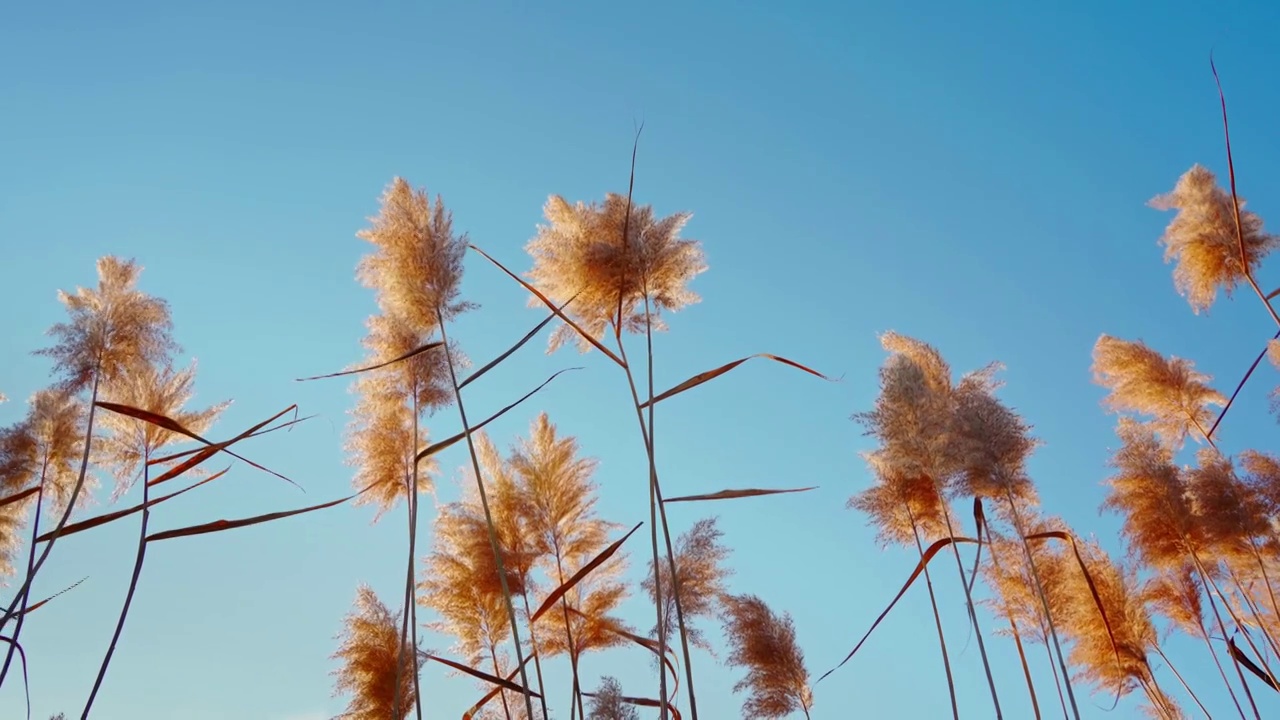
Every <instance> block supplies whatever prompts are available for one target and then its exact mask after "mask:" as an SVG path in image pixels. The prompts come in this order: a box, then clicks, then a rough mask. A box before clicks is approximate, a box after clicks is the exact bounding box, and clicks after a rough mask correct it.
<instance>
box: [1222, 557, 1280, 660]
mask: <svg viewBox="0 0 1280 720" xmlns="http://www.w3.org/2000/svg"><path fill="white" fill-rule="evenodd" d="M1223 564H1224V565H1225V566H1226V568H1227V573H1228V574H1229V575H1230V576H1231V582H1232V583H1233V584H1234V585H1235V586H1236V592H1237V593H1239V594H1240V599H1242V600H1244V604H1245V607H1247V608H1248V609H1249V614H1250V615H1252V616H1253V619H1254V622H1256V623H1257V624H1258V630H1260V631H1261V632H1262V636H1263V637H1265V638H1266V639H1267V643H1268V644H1269V645H1270V646H1271V649H1272V650H1274V651H1276V653H1277V654H1280V647H1277V646H1276V641H1275V638H1273V637H1272V636H1271V633H1270V632H1269V631H1268V630H1267V625H1266V623H1265V622H1263V620H1262V614H1261V613H1260V612H1259V611H1258V605H1257V603H1256V602H1254V600H1253V596H1252V595H1251V594H1249V593H1248V592H1246V591H1245V589H1244V584H1243V583H1242V582H1240V577H1239V576H1238V575H1236V571H1235V568H1233V567H1231V562H1230V561H1227V562H1225V563H1223ZM1263 649H1264V650H1265V649H1266V648H1265V647H1264V648H1263ZM1259 659H1260V660H1261V661H1262V666H1263V667H1264V668H1266V669H1267V674H1269V675H1272V673H1271V669H1270V668H1269V667H1268V666H1267V659H1266V656H1265V655H1259ZM1272 677H1273V678H1274V675H1272Z"/></svg>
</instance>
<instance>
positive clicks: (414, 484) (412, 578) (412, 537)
mask: <svg viewBox="0 0 1280 720" xmlns="http://www.w3.org/2000/svg"><path fill="white" fill-rule="evenodd" d="M410 367H411V366H410ZM419 432H420V431H419V426H418V393H417V383H416V382H415V383H414V393H413V444H412V447H413V449H414V453H415V454H416V453H417V449H418V433H419ZM417 552H418V463H417V461H416V460H415V461H414V463H413V467H412V468H411V469H410V480H409V581H408V582H409V598H408V603H407V604H406V605H405V606H404V616H405V620H406V621H407V622H408V623H409V625H410V627H412V628H413V629H412V630H411V631H410V632H407V633H405V635H406V636H407V637H405V638H404V639H403V640H402V641H401V652H404V645H403V643H404V642H406V641H409V640H412V642H411V643H410V644H409V648H410V650H409V654H410V655H412V656H413V707H414V710H415V711H416V712H417V716H418V720H422V689H421V688H420V687H419V686H418V677H419V676H420V675H421V674H422V668H421V666H420V665H419V660H418V578H417V568H416V567H415V563H414V561H415V558H416V556H417ZM396 687H397V688H398V687H400V685H399V684H398V683H397V684H396Z"/></svg>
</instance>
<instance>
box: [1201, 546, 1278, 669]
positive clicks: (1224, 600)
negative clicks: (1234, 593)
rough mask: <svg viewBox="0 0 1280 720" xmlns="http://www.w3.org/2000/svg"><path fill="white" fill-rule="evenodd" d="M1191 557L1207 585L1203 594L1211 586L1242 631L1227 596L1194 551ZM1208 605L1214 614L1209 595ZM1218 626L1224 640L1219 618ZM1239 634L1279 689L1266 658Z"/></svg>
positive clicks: (1241, 624)
mask: <svg viewBox="0 0 1280 720" xmlns="http://www.w3.org/2000/svg"><path fill="white" fill-rule="evenodd" d="M1191 555H1192V558H1193V559H1194V560H1195V561H1196V564H1197V565H1198V566H1199V567H1200V577H1201V580H1202V581H1203V582H1207V583H1208V585H1206V587H1205V593H1209V586H1212V587H1213V592H1215V593H1217V595H1218V597H1220V598H1222V606H1223V607H1224V608H1226V610H1227V615H1230V616H1231V622H1233V623H1235V625H1236V627H1238V628H1242V629H1243V628H1244V626H1245V624H1244V622H1243V621H1242V620H1241V619H1240V616H1239V615H1236V611H1235V610H1234V609H1233V608H1232V607H1231V603H1229V602H1227V596H1226V595H1225V594H1223V592H1222V589H1221V588H1219V587H1218V583H1217V581H1215V580H1214V579H1213V577H1212V576H1211V575H1209V573H1208V572H1207V571H1206V570H1205V569H1204V566H1203V565H1202V564H1201V562H1200V557H1199V556H1198V555H1196V553H1195V551H1194V550H1193V551H1191ZM1209 603H1210V605H1211V606H1213V607H1214V612H1215V613H1216V612H1217V605H1216V603H1214V602H1213V596H1212V595H1210V597H1209ZM1218 625H1219V629H1220V630H1221V631H1222V637H1224V638H1225V637H1226V636H1227V629H1226V626H1225V625H1224V624H1223V623H1222V620H1221V618H1220V617H1219V620H1218ZM1240 634H1241V636H1243V637H1244V640H1245V642H1246V643H1248V645H1249V649H1250V650H1252V651H1253V654H1254V655H1256V656H1258V661H1259V662H1260V663H1262V669H1263V670H1265V671H1266V672H1267V675H1268V676H1269V677H1270V678H1271V681H1272V683H1273V684H1274V685H1275V686H1276V687H1280V683H1278V682H1277V681H1276V675H1275V673H1273V672H1272V671H1271V668H1270V667H1268V666H1267V661H1266V658H1265V657H1263V654H1262V651H1261V650H1259V649H1258V646H1257V644H1255V643H1254V642H1253V638H1252V637H1251V636H1250V635H1249V633H1248V632H1241V633H1240ZM1237 665H1239V663H1237Z"/></svg>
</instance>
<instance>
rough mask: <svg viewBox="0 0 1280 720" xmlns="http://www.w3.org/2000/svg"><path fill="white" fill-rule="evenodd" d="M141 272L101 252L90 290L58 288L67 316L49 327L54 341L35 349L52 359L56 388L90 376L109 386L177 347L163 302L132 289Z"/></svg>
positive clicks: (78, 386)
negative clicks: (57, 376) (136, 366)
mask: <svg viewBox="0 0 1280 720" xmlns="http://www.w3.org/2000/svg"><path fill="white" fill-rule="evenodd" d="M141 273H142V268H141V266H139V265H137V264H136V263H135V262H134V261H132V260H121V259H119V258H116V257H112V256H106V257H103V258H100V259H99V260H98V287H97V288H96V289H92V288H77V290H76V292H75V294H71V293H67V292H63V291H59V292H58V299H59V300H61V301H62V304H63V305H64V306H66V308H67V315H68V316H69V317H68V320H67V321H66V322H61V323H58V324H56V325H54V326H53V327H51V328H50V329H49V334H50V335H52V336H53V337H54V338H56V339H57V343H56V344H55V345H54V346H53V347H50V348H45V349H43V350H38V351H36V354H37V355H45V356H48V357H50V358H52V359H53V363H54V372H56V373H58V374H60V375H61V376H62V381H61V383H60V386H61V387H63V388H64V389H67V390H70V391H72V392H78V391H80V390H83V389H86V388H88V387H89V386H90V385H92V384H93V383H94V380H95V378H97V379H98V380H100V381H101V382H102V383H103V384H104V385H109V384H110V383H111V382H114V381H115V380H117V379H119V378H121V377H123V376H124V375H125V374H126V373H127V370H128V368H129V367H130V366H131V365H133V364H134V363H138V362H163V361H164V359H165V358H167V357H168V356H169V354H170V353H171V352H173V351H175V350H176V349H177V346H176V345H175V344H174V342H173V339H172V337H171V335H170V333H171V332H172V330H173V322H172V320H171V319H170V317H169V305H168V304H167V303H166V302H165V301H164V300H161V299H159V298H155V297H151V296H150V295H147V294H145V293H143V292H141V291H140V290H138V289H137V287H136V286H137V283H138V276H139V275H140V274H141Z"/></svg>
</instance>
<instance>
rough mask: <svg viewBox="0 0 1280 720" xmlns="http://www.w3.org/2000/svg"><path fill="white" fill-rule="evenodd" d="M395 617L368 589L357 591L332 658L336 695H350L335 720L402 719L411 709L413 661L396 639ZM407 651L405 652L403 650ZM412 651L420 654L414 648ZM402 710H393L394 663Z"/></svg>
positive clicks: (397, 623)
mask: <svg viewBox="0 0 1280 720" xmlns="http://www.w3.org/2000/svg"><path fill="white" fill-rule="evenodd" d="M398 615H399V613H392V612H391V611H390V610H388V609H387V607H386V606H385V605H383V604H382V602H381V601H380V600H378V596H377V595H375V594H374V592H373V590H371V589H370V588H369V587H368V586H365V585H361V586H360V588H359V589H358V590H357V592H356V603H355V608H354V609H353V610H352V611H351V613H349V614H348V615H347V617H346V620H345V623H344V627H343V630H342V633H341V634H339V636H338V637H339V639H340V641H341V645H340V646H339V648H338V651H337V652H336V653H334V654H333V656H332V657H333V659H335V660H338V661H339V662H340V663H341V665H340V666H339V667H338V668H337V669H336V670H334V671H333V672H332V674H333V675H334V676H336V678H337V680H336V682H335V684H334V685H335V687H334V694H335V695H341V694H349V695H351V699H350V701H349V702H348V704H347V709H346V711H345V712H343V713H342V714H341V715H339V716H338V720H388V718H390V720H403V718H405V717H407V716H408V715H409V712H410V711H411V710H412V709H413V707H414V704H415V695H414V682H413V667H414V662H413V656H412V655H411V654H410V653H409V652H405V653H404V654H403V657H401V649H402V647H403V645H402V643H401V637H400V622H399V618H398ZM406 649H407V648H406ZM414 651H416V652H418V653H421V652H422V651H421V650H420V649H418V648H414ZM398 661H399V662H403V666H402V667H401V669H400V671H399V675H400V691H399V697H400V705H399V707H397V706H396V675H397V663H398Z"/></svg>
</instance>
